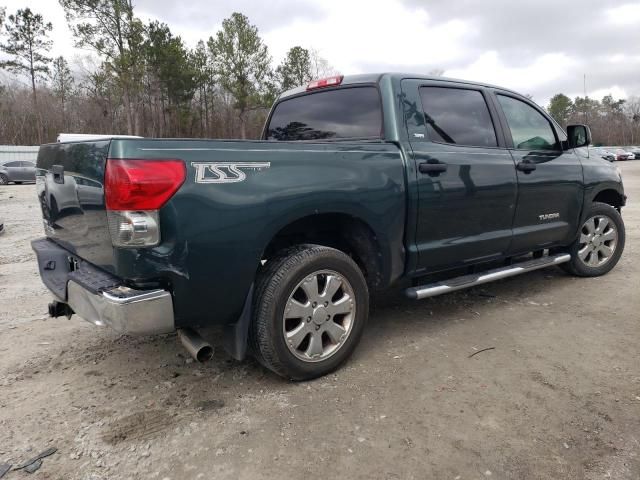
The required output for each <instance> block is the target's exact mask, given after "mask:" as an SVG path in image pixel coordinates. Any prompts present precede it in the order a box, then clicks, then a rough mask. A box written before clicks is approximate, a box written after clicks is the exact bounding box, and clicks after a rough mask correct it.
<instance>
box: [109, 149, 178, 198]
mask: <svg viewBox="0 0 640 480" xmlns="http://www.w3.org/2000/svg"><path fill="white" fill-rule="evenodd" d="M104 176H105V182H104V183H105V188H104V191H105V194H104V195H105V203H106V205H107V210H157V209H159V208H160V207H162V206H163V205H164V204H165V203H167V201H168V200H169V199H170V198H171V197H172V196H173V194H174V193H176V192H177V191H178V189H179V188H180V186H181V185H182V184H183V183H184V180H185V177H186V169H185V166H184V162H183V161H181V160H129V159H126V160H123V159H112V158H110V159H108V160H107V168H106V171H105V175H104Z"/></svg>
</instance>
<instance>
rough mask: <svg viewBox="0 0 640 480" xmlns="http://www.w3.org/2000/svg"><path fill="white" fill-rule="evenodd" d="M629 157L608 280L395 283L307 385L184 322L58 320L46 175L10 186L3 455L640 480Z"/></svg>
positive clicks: (108, 464) (224, 471)
mask: <svg viewBox="0 0 640 480" xmlns="http://www.w3.org/2000/svg"><path fill="white" fill-rule="evenodd" d="M620 168H621V169H622V170H623V175H624V178H625V183H626V189H627V194H628V195H629V197H630V200H629V206H628V207H627V208H626V209H625V210H624V218H625V220H626V224H627V235H628V237H627V247H626V252H625V254H624V255H623V257H622V260H621V262H620V264H619V265H618V266H617V268H616V269H615V270H614V271H613V272H611V273H610V274H609V275H607V276H605V277H602V278H598V279H577V278H573V277H570V276H567V275H565V274H564V273H562V272H561V271H560V270H558V269H554V268H551V269H547V270H543V271H538V272H534V273H530V274H527V275H525V276H521V277H517V278H514V279H510V280H505V281H502V282H499V283H495V284H489V285H486V286H484V287H482V288H476V289H473V290H469V291H466V292H459V293H456V294H451V295H448V296H443V297H438V298H435V299H430V300H424V301H421V302H412V301H409V300H405V299H403V298H401V297H400V296H398V295H393V294H389V295H387V296H385V297H384V298H381V299H378V300H376V303H375V305H374V306H373V311H372V315H371V321H370V324H369V326H368V329H367V331H366V332H365V335H364V338H363V341H362V343H361V345H360V347H359V348H358V350H357V351H356V354H355V355H354V357H353V358H352V359H351V360H350V361H349V362H348V363H347V364H346V365H345V366H344V367H343V368H342V369H340V370H339V371H338V372H337V373H335V374H334V375H330V376H327V377H325V378H322V379H319V380H316V381H313V382H304V383H290V382H286V381H283V380H282V379H280V378H278V377H276V376H274V375H272V374H271V373H269V372H267V371H265V370H264V369H262V368H261V367H259V366H258V365H257V364H256V363H255V362H253V361H245V362H235V361H232V360H230V359H228V358H227V357H226V356H225V354H224V353H223V352H222V350H221V349H217V353H216V355H215V358H214V360H213V361H211V362H209V363H207V364H204V365H198V364H194V363H193V362H191V360H190V359H189V358H187V356H186V355H185V352H184V351H183V349H182V348H181V346H180V345H179V342H178V341H177V339H176V337H175V336H174V335H167V336H162V337H154V338H128V337H124V336H118V335H116V334H114V333H112V332H110V331H108V330H105V329H99V328H97V327H94V326H92V325H90V324H88V323H86V322H84V321H83V320H81V319H80V318H77V317H73V318H72V319H71V320H70V321H67V320H66V319H55V320H54V319H47V318H46V315H45V312H46V305H47V303H48V302H49V294H48V293H47V291H46V289H45V288H44V287H43V286H42V284H41V283H40V280H39V277H38V274H37V267H36V264H35V260H34V255H33V254H32V252H31V249H30V247H29V240H31V239H33V238H36V237H39V236H42V234H43V229H42V224H41V220H40V212H39V209H38V207H37V204H36V199H35V193H34V187H33V186H32V185H23V186H14V185H10V186H2V187H0V218H4V220H5V227H6V232H5V233H4V234H2V235H1V236H0V431H1V432H2V436H1V438H0V463H2V462H9V463H13V464H17V463H19V462H21V461H23V460H25V459H28V458H29V457H32V456H34V455H35V454H37V453H39V452H40V451H42V450H45V449H46V448H48V447H56V448H57V452H56V453H54V454H53V455H51V456H49V457H47V458H45V459H44V460H43V464H42V467H41V468H40V470H38V471H37V473H35V474H34V478H42V479H59V478H60V479H62V478H64V479H129V478H136V479H137V478H144V479H146V478H151V479H156V478H157V479H160V480H165V479H211V478H216V479H234V480H236V479H260V478H265V479H266V478H269V479H271V478H303V477H308V478H311V477H313V478H317V477H320V476H322V477H325V478H385V479H414V478H415V479H424V478H434V479H452V480H454V479H460V480H464V479H482V478H492V479H534V478H535V479H553V480H556V479H560V478H562V479H605V478H613V479H634V480H637V479H638V478H640V457H639V454H640V353H639V344H640V313H639V312H640V297H639V295H638V294H639V289H638V288H639V287H638V286H639V284H640V263H638V262H637V261H636V258H637V257H638V256H639V255H640V247H639V240H640V203H639V202H638V200H637V199H638V198H640V162H635V163H634V162H628V163H623V164H620ZM212 341H213V343H214V344H218V343H219V342H217V341H216V338H215V336H214V337H213V338H212ZM487 347H494V349H493V350H488V351H485V352H482V353H479V354H478V355H475V356H473V357H472V358H469V355H470V354H471V353H474V352H475V351H477V350H480V349H483V348H487ZM27 477H28V478H31V477H29V474H27V473H24V472H22V471H12V472H9V473H8V474H7V476H6V477H5V478H8V479H20V478H27Z"/></svg>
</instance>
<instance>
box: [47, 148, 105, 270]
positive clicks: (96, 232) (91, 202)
mask: <svg viewBox="0 0 640 480" xmlns="http://www.w3.org/2000/svg"><path fill="white" fill-rule="evenodd" d="M110 142H111V141H110V140H101V141H96V142H83V143H57V144H50V145H43V146H42V147H40V151H39V153H38V162H37V168H36V188H37V192H38V199H39V201H40V205H41V207H42V216H43V221H44V229H45V233H46V235H47V237H49V238H51V239H52V240H54V241H55V242H57V243H58V244H60V245H61V246H63V247H64V248H66V249H67V250H69V251H71V252H73V253H75V254H76V255H78V256H80V257H82V258H84V259H85V260H87V261H89V262H91V263H93V264H94V265H97V266H99V267H101V268H104V269H106V270H109V271H113V264H114V261H113V248H112V245H111V237H110V236H109V229H108V222H107V214H106V209H105V204H104V188H103V183H104V170H105V163H106V159H107V155H108V152H109V145H110Z"/></svg>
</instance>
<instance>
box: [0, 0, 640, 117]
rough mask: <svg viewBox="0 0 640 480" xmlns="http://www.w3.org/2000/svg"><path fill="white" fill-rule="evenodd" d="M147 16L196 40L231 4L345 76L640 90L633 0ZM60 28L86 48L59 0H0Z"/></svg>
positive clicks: (243, 5)
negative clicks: (435, 73) (439, 76)
mask: <svg viewBox="0 0 640 480" xmlns="http://www.w3.org/2000/svg"><path fill="white" fill-rule="evenodd" d="M134 3H135V5H136V13H137V15H138V16H139V17H141V18H143V20H149V19H157V20H160V21H163V22H166V23H168V24H169V25H170V27H171V30H172V31H173V32H174V33H176V34H178V35H181V36H182V38H183V39H184V40H185V42H186V43H187V45H189V46H194V45H195V43H196V42H197V41H198V40H199V39H204V40H206V39H207V38H208V37H209V36H211V35H212V34H213V33H214V32H215V31H216V30H218V29H219V27H220V25H221V22H222V20H223V19H224V18H225V17H228V16H229V15H230V14H231V13H232V12H233V11H240V12H242V13H244V14H245V15H247V16H248V17H249V19H250V21H251V22H252V23H254V24H255V25H257V26H258V28H259V30H260V34H261V35H262V36H263V38H264V39H265V41H266V43H267V45H268V46H269V49H270V53H271V55H272V56H273V57H274V59H275V60H276V61H279V60H280V59H281V58H282V57H283V56H284V54H285V52H286V51H287V50H288V49H289V48H290V47H292V46H294V45H301V46H303V47H307V48H315V49H317V50H318V51H319V52H320V54H321V55H322V56H323V57H325V58H326V59H327V60H328V61H329V63H330V64H331V65H332V66H333V67H334V68H336V69H337V70H339V71H340V72H341V73H344V74H349V73H363V72H381V71H403V72H415V73H428V72H430V71H432V70H434V69H441V70H444V71H445V75H446V76H449V77H456V78H463V79H468V80H478V81H484V82H489V83H494V84H498V85H501V86H504V87H508V88H512V89H514V90H517V91H520V92H521V93H525V94H527V93H528V94H531V95H533V97H534V99H535V100H536V101H537V102H538V103H540V104H543V105H545V104H546V103H547V101H548V99H549V98H550V97H551V96H552V95H553V94H555V93H557V92H563V93H566V94H567V95H569V96H571V97H573V96H576V95H582V91H583V75H584V74H586V76H587V77H586V79H587V93H588V94H589V96H591V97H596V98H600V97H602V96H603V95H606V94H608V93H611V94H613V95H614V96H615V97H618V98H619V97H628V96H633V95H640V2H638V1H635V2H631V1H629V0H622V1H617V0H605V1H603V0H536V1H520V0H484V1H478V0H384V1H382V0H380V1H374V0H322V1H318V0H267V1H265V0H233V1H221V0H186V1H176V0H137V1H136V0H134ZM2 5H4V6H6V7H7V13H12V12H14V11H15V10H17V9H18V8H23V7H25V6H29V7H31V9H32V10H34V11H36V12H39V13H42V14H43V15H44V16H45V18H46V19H47V20H49V21H51V22H52V23H53V24H54V35H53V39H54V41H55V47H54V52H53V53H54V54H56V55H58V54H64V55H65V56H67V57H70V58H71V59H73V57H74V56H76V55H82V54H86V52H84V53H83V52H82V51H78V50H75V49H74V48H73V39H72V37H71V34H70V32H69V29H68V28H67V26H66V24H65V20H64V14H63V11H62V8H61V7H60V6H59V4H58V2H57V1H56V0H29V1H28V2H27V1H25V0H0V6H2Z"/></svg>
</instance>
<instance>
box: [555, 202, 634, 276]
mask: <svg viewBox="0 0 640 480" xmlns="http://www.w3.org/2000/svg"><path fill="white" fill-rule="evenodd" d="M594 217H605V218H607V219H608V220H609V221H610V222H612V223H613V225H614V226H615V229H616V231H617V240H616V243H615V248H614V250H613V254H612V255H611V257H610V258H609V259H608V260H607V261H606V262H605V263H604V264H602V265H599V266H590V265H588V264H587V263H585V261H583V260H582V259H581V258H580V256H579V252H580V250H581V249H582V248H584V245H585V244H584V243H583V242H581V240H580V239H581V236H582V233H583V232H588V230H584V229H585V225H586V221H588V220H589V219H591V218H594ZM585 218H586V221H585V222H584V223H583V226H581V228H580V232H579V233H578V238H576V240H575V242H573V244H571V245H570V246H569V249H568V253H570V254H571V260H570V261H569V262H567V263H564V264H562V265H561V266H562V268H563V270H565V271H566V272H568V273H571V274H572V275H576V276H578V277H598V276H600V275H604V274H606V273H609V272H610V271H611V270H612V269H613V268H614V267H615V266H616V264H617V263H618V261H619V260H620V256H621V255H622V252H623V251H624V243H625V229H624V222H623V220H622V216H621V215H620V212H618V210H616V209H615V208H614V207H612V206H611V205H608V204H606V203H600V202H594V203H593V204H591V207H590V208H589V212H588V213H587V215H586V217H585ZM587 258H589V257H587Z"/></svg>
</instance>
